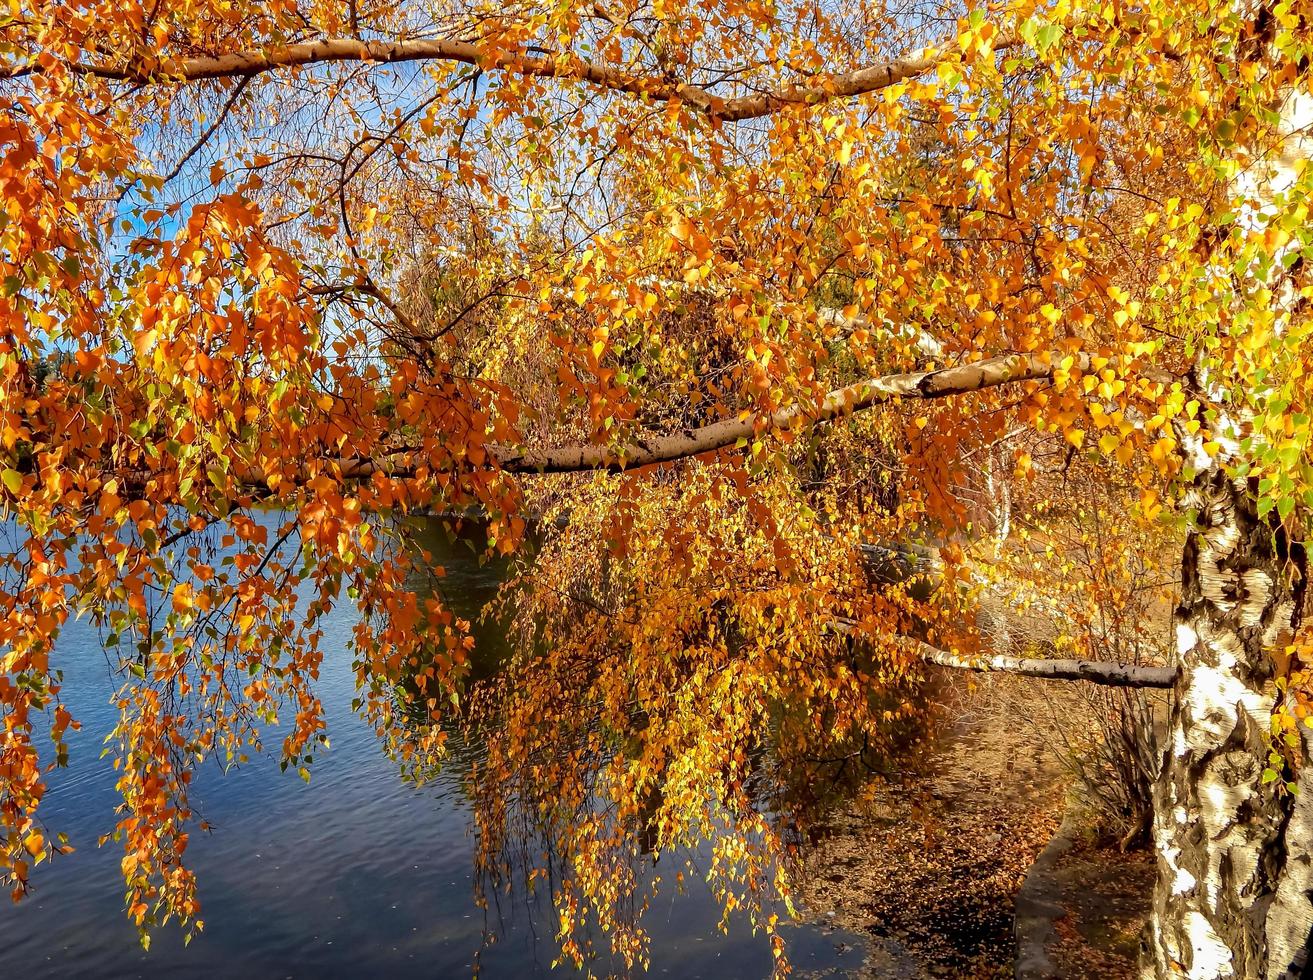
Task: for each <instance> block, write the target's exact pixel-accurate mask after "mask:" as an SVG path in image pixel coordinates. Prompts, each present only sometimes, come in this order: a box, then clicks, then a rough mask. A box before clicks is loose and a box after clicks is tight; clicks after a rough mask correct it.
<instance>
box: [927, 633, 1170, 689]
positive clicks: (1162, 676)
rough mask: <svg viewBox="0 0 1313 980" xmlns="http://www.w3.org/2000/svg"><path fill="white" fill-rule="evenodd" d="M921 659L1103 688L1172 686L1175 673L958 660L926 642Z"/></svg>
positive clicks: (1100, 664)
mask: <svg viewBox="0 0 1313 980" xmlns="http://www.w3.org/2000/svg"><path fill="white" fill-rule="evenodd" d="M916 646H917V649H918V650H919V652H920V654H921V659H923V660H925V661H926V662H928V663H932V664H938V665H939V666H940V667H952V668H954V669H957V670H976V671H980V672H982V673H988V672H991V671H998V672H1001V673H1007V674H1022V675H1025V676H1027V677H1043V678H1047V679H1048V680H1055V681H1089V682H1090V683H1091V684H1102V685H1104V686H1106V687H1156V688H1168V687H1171V686H1172V685H1173V684H1175V683H1176V670H1175V669H1174V668H1172V667H1140V666H1136V665H1133V664H1114V663H1107V662H1104V661H1100V660H1041V659H1038V658H1031V657H1006V656H992V657H959V656H957V655H956V654H952V653H949V652H948V651H946V650H940V649H938V648H936V647H932V646H930V645H929V644H927V643H921V642H919V641H918V642H917V644H916Z"/></svg>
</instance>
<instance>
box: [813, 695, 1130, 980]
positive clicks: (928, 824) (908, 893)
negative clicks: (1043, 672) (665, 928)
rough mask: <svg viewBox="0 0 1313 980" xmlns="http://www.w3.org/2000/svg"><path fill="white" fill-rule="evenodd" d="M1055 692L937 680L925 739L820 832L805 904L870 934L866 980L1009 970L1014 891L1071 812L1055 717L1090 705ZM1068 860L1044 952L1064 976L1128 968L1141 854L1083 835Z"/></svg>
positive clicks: (1074, 717)
mask: <svg viewBox="0 0 1313 980" xmlns="http://www.w3.org/2000/svg"><path fill="white" fill-rule="evenodd" d="M1039 685H1042V686H1043V687H1044V688H1047V690H1039V691H1037V690H1036V687H1037V686H1039ZM1062 687H1065V685H1044V684H1043V682H1042V681H1034V680H1028V679H1025V678H1017V677H1009V676H1004V675H989V676H984V677H980V678H972V679H970V680H964V679H963V678H962V677H961V675H953V676H951V677H947V678H945V680H944V688H943V692H944V696H943V698H942V700H943V702H944V703H945V705H946V708H945V712H944V718H943V720H942V722H941V723H940V725H939V726H938V735H937V736H936V737H935V738H934V741H933V742H932V743H930V744H927V745H924V746H921V747H920V749H919V750H917V751H916V752H915V753H914V754H915V755H919V756H920V757H919V758H909V760H908V761H909V769H907V770H903V771H902V772H900V773H899V774H897V775H895V776H893V777H891V778H890V779H888V780H887V781H881V783H880V785H878V786H876V787H874V788H873V789H872V790H871V791H870V792H869V793H868V794H867V796H866V797H865V798H864V799H863V800H861V801H860V802H856V803H853V804H850V805H848V806H846V807H845V808H843V809H842V810H840V811H839V812H837V813H835V814H834V815H832V817H831V818H830V819H829V820H828V821H827V822H826V824H825V826H824V827H822V828H821V829H820V830H819V831H818V832H817V834H816V835H815V837H814V840H813V846H812V847H810V848H809V849H808V854H807V857H806V858H805V866H804V873H803V875H802V880H803V888H802V891H803V900H804V905H805V907H806V908H807V909H808V911H809V913H810V917H812V918H821V919H823V920H824V921H828V922H831V923H832V924H833V925H834V926H835V927H836V928H839V929H846V930H851V931H853V932H859V933H865V934H867V935H870V936H871V937H872V950H871V953H870V955H869V956H868V958H867V962H866V964H865V965H864V967H863V969H862V973H861V974H860V975H862V976H868V977H880V978H892V977H908V978H911V977H919V976H930V977H935V976H944V977H1011V976H1012V975H1013V969H1014V964H1015V960H1016V943H1015V939H1014V937H1013V912H1014V907H1015V899H1016V895H1017V892H1018V890H1019V889H1020V887H1021V884H1022V881H1023V880H1024V879H1025V877H1026V872H1027V871H1028V870H1029V868H1030V866H1031V864H1032V863H1033V862H1034V860H1035V858H1036V856H1037V855H1038V854H1039V852H1040V851H1041V850H1042V849H1043V848H1044V846H1045V845H1046V844H1047V843H1048V841H1049V840H1050V838H1051V837H1052V836H1053V834H1054V833H1055V831H1056V830H1057V828H1058V825H1059V823H1060V822H1061V819H1062V815H1063V812H1064V809H1065V799H1066V792H1067V782H1068V780H1067V774H1066V772H1065V770H1064V769H1063V767H1062V765H1061V763H1060V761H1059V758H1058V756H1057V750H1056V749H1055V748H1054V745H1055V744H1056V740H1055V739H1054V737H1053V727H1054V726H1055V725H1068V726H1069V725H1071V724H1073V723H1074V724H1079V723H1080V713H1081V712H1082V710H1088V705H1086V704H1085V703H1084V702H1083V701H1082V700H1081V699H1080V698H1079V697H1071V696H1070V695H1068V694H1066V693H1065V692H1063V691H1061V690H1055V688H1062ZM1063 860H1064V865H1063V866H1064V867H1065V868H1066V869H1067V873H1066V879H1065V880H1066V881H1067V885H1066V886H1064V888H1063V891H1064V892H1067V891H1071V892H1072V894H1073V895H1075V896H1076V897H1075V898H1074V899H1073V900H1072V901H1070V902H1068V901H1067V900H1066V896H1065V894H1064V895H1063V896H1059V900H1060V902H1061V904H1062V905H1063V907H1064V909H1067V911H1068V914H1067V915H1065V916H1063V917H1062V918H1061V919H1059V920H1058V922H1056V923H1055V931H1056V933H1057V937H1058V938H1057V941H1056V944H1055V948H1053V949H1051V951H1050V952H1051V957H1052V959H1053V961H1054V964H1055V966H1056V967H1058V970H1059V972H1058V975H1060V976H1064V977H1067V976H1070V977H1084V976H1089V977H1096V976H1097V977H1101V978H1102V977H1110V978H1115V977H1119V976H1131V975H1132V973H1133V967H1134V958H1135V947H1136V942H1137V938H1138V930H1139V927H1140V924H1141V923H1142V922H1143V909H1144V908H1146V907H1147V903H1148V894H1149V888H1150V887H1151V883H1152V878H1153V868H1152V860H1151V858H1150V857H1149V855H1147V854H1144V853H1141V854H1138V855H1135V854H1132V855H1121V854H1119V853H1118V852H1117V851H1116V850H1115V849H1112V850H1104V849H1101V848H1094V847H1093V846H1092V845H1085V844H1082V845H1079V846H1077V847H1075V848H1073V849H1072V851H1071V852H1070V853H1069V854H1068V855H1067V856H1064V859H1063ZM1087 889H1088V890H1089V895H1088V896H1085V897H1084V898H1082V897H1081V896H1082V895H1083V894H1084V893H1085V892H1086V891H1087ZM1100 889H1101V890H1100ZM1127 910H1129V911H1127Z"/></svg>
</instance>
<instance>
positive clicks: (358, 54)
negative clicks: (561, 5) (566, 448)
mask: <svg viewBox="0 0 1313 980" xmlns="http://www.w3.org/2000/svg"><path fill="white" fill-rule="evenodd" d="M1017 43H1018V41H1017V40H1016V39H1015V38H1010V37H1000V38H999V39H998V40H997V41H996V42H995V44H994V48H995V50H1001V49H1003V48H1007V47H1011V46H1014V45H1016V44H1017ZM957 53H958V47H957V45H956V44H948V45H946V46H944V47H942V48H940V47H930V48H924V49H922V50H919V51H914V52H912V53H910V54H908V55H906V56H905V57H902V58H896V59H893V60H891V61H887V62H884V63H883V64H879V65H871V66H869V67H866V68H859V69H857V70H855V71H850V72H842V73H838V74H834V75H825V76H820V77H819V78H817V79H815V80H813V81H810V82H808V83H807V84H795V85H789V86H786V87H784V88H782V89H778V90H776V91H773V92H763V93H760V94H756V95H749V96H742V97H739V98H723V97H721V96H719V95H716V94H714V93H713V92H711V91H709V90H707V89H705V88H701V87H699V86H697V85H688V84H685V83H682V82H674V81H671V80H669V79H667V78H663V77H651V76H643V75H633V74H630V73H628V72H625V71H622V70H620V69H618V68H612V67H609V66H607V65H601V64H597V63H595V62H591V61H584V60H582V59H580V58H578V57H574V56H572V55H569V54H564V53H551V54H543V55H538V54H528V53H526V52H524V51H507V50H504V49H499V48H496V47H493V46H490V45H482V44H479V43H476V42H472V41H459V40H451V39H445V38H439V39H432V40H411V41H362V40H358V39H355V38H329V39H326V40H322V41H311V42H305V43H301V44H285V45H278V46H274V47H270V48H265V49H250V50H245V51H234V52H231V53H229V54H221V55H208V56H204V57H197V58H187V59H184V60H182V61H174V62H168V61H165V62H160V63H153V64H152V63H144V62H138V63H134V64H128V65H113V64H84V63H81V62H72V63H70V64H69V65H68V68H69V70H71V71H73V72H76V73H78V74H82V75H91V76H95V77H97V78H106V79H113V80H119V81H130V82H136V83H140V84H152V83H166V82H169V81H197V80H200V79H206V78H231V77H248V78H249V77H252V76H255V75H260V74H263V73H265V72H270V71H275V70H278V69H281V68H295V67H300V66H304V65H314V64H326V63H329V62H338V61H350V62H357V63H358V62H362V61H363V62H372V63H374V64H394V63H397V62H404V61H447V62H457V63H461V64H467V65H474V66H476V67H478V68H480V69H482V70H485V71H505V72H508V73H511V74H516V75H522V76H526V77H538V78H559V79H563V80H573V81H583V82H588V83H589V84H592V85H595V86H597V87H598V88H603V89H609V90H612V91H617V92H626V93H628V94H630V95H637V96H640V97H644V98H648V99H653V100H656V101H662V102H669V101H674V100H678V101H680V102H683V103H685V104H686V105H689V106H691V107H693V108H694V109H697V110H699V111H701V112H704V113H706V114H707V115H709V116H713V117H715V118H717V119H721V120H725V121H728V122H734V121H738V120H742V119H754V118H757V117H760V116H765V115H769V114H771V113H773V112H776V111H778V110H780V109H782V108H784V107H785V106H789V105H813V104H816V103H819V102H826V101H829V100H831V99H836V98H851V97H853V96H857V95H864V94H867V93H870V92H877V91H879V90H881V89H884V88H888V87H889V86H890V85H894V84H896V83H898V82H901V81H903V80H905V79H908V78H912V77H915V76H917V75H920V74H922V73H923V72H926V71H928V70H930V69H931V68H933V67H935V66H936V65H937V64H939V62H941V61H943V60H944V59H946V58H948V57H950V56H952V55H956V54H957ZM44 70H45V69H43V68H42V67H41V66H40V65H38V64H36V63H33V62H29V63H26V64H22V65H15V66H9V67H7V68H0V78H17V77H21V76H24V75H31V74H37V73H41V72H43V71H44Z"/></svg>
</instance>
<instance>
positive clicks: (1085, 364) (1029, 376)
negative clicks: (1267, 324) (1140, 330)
mask: <svg viewBox="0 0 1313 980" xmlns="http://www.w3.org/2000/svg"><path fill="white" fill-rule="evenodd" d="M1064 357H1065V355H1063V354H1059V353H1050V352H1048V351H1045V352H1042V353H1038V354H1008V355H1005V356H1003V357H993V358H990V359H989V360H985V361H977V362H976V363H974V364H962V365H958V366H956V367H949V368H943V369H941V370H938V371H920V372H916V373H912V374H889V375H884V376H883V377H878V378H868V379H866V380H865V381H859V382H857V384H854V385H849V386H848V387H846V388H839V389H838V390H836V391H832V392H830V393H829V394H828V395H826V396H825V397H824V398H823V399H822V400H821V403H820V404H819V405H817V406H813V405H805V404H802V405H792V406H789V407H788V408H782V409H780V410H778V411H776V412H772V413H769V414H764V413H756V414H750V415H748V416H746V417H744V418H732V419H722V420H721V421H719V422H713V423H711V424H710V425H704V426H702V427H700V428H697V429H687V430H684V431H683V432H675V433H670V434H667V435H659V436H658V435H654V436H650V437H647V438H642V439H636V440H634V441H633V442H632V443H630V444H629V445H628V446H626V447H625V448H624V449H622V450H615V449H611V448H608V447H606V446H593V445H587V446H583V445H576V446H563V447H561V448H559V449H545V450H540V451H536V452H535V451H528V452H521V453H516V454H513V455H509V454H508V455H501V456H499V457H498V462H499V463H500V465H501V467H502V469H504V470H508V471H510V472H514V473H568V472H577V471H581V470H615V471H619V470H626V469H635V468H637V467H640V466H651V465H652V464H653V463H666V462H670V461H672V460H676V459H684V458H687V457H689V456H697V455H700V454H702V453H707V452H713V451H715V450H717V449H724V448H726V447H728V446H733V445H735V444H736V443H738V442H739V440H740V439H745V440H751V439H753V438H754V437H756V436H757V435H759V434H760V433H761V432H762V431H769V430H780V429H788V428H792V427H794V426H796V425H800V424H801V425H812V424H815V423H818V422H826V421H830V420H832V419H836V418H840V417H842V416H845V415H850V414H852V413H853V412H857V411H861V410H862V409H866V408H871V407H872V406H874V405H880V404H885V403H888V402H892V401H895V400H899V399H933V398H946V397H948V396H950V395H963V394H967V393H968V392H972V391H980V390H982V389H984V388H993V387H996V386H998V385H1003V384H1011V383H1014V382H1018V381H1042V380H1045V379H1049V378H1052V376H1053V371H1054V369H1055V367H1056V365H1057V364H1059V363H1060V362H1061V361H1062V360H1063V358H1064ZM1072 367H1073V368H1074V369H1077V370H1080V371H1081V372H1085V371H1088V369H1089V357H1088V355H1084V354H1080V355H1076V356H1075V357H1074V359H1073V364H1072ZM364 475H367V474H364Z"/></svg>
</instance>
